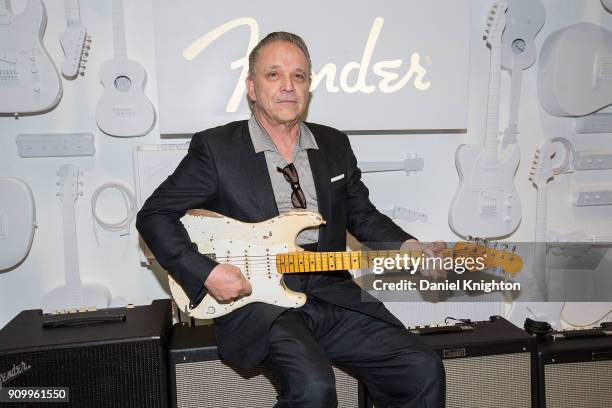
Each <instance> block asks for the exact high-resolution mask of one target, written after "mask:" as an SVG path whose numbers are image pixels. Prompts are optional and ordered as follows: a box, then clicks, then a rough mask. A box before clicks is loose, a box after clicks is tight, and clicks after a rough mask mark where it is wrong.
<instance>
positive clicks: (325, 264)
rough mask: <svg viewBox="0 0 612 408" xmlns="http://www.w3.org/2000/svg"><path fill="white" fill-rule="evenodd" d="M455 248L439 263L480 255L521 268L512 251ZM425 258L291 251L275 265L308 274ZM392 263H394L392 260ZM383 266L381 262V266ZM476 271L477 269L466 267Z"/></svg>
mask: <svg viewBox="0 0 612 408" xmlns="http://www.w3.org/2000/svg"><path fill="white" fill-rule="evenodd" d="M457 246H458V248H451V249H444V250H442V251H441V252H440V254H439V255H438V257H437V258H441V260H442V262H443V263H444V262H446V261H447V260H448V259H453V260H455V259H458V258H463V259H472V260H473V262H475V261H476V259H477V258H481V260H482V261H481V262H482V263H483V265H485V266H486V267H487V268H492V267H501V268H502V269H503V270H504V271H505V272H508V273H516V272H518V271H520V269H521V268H522V260H521V259H520V257H519V256H518V255H516V254H514V253H510V252H502V251H498V250H497V249H493V248H485V247H476V246H473V247H472V246H471V245H469V244H463V243H462V244H458V245H457ZM424 257H426V255H425V254H424V252H423V251H420V250H404V251H401V250H400V251H398V250H389V251H351V252H347V251H334V252H308V251H300V252H290V253H281V254H277V255H276V268H277V270H278V272H279V273H281V274H282V273H308V272H329V271H341V270H346V269H367V268H373V267H374V266H378V267H380V266H381V265H380V264H379V265H375V260H376V259H380V258H392V259H393V260H396V259H398V258H399V260H400V261H401V265H405V266H406V267H408V268H412V267H414V266H415V264H416V266H417V267H418V266H420V265H422V263H421V262H422V261H421V259H422V258H424ZM394 265H395V263H394ZM382 266H384V264H383V265H382ZM468 270H470V271H479V270H480V269H478V268H471V269H468Z"/></svg>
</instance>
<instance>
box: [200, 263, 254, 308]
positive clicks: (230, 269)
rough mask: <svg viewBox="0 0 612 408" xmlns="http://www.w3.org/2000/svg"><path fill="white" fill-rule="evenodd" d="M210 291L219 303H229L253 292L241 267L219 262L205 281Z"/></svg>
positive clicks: (205, 285)
mask: <svg viewBox="0 0 612 408" xmlns="http://www.w3.org/2000/svg"><path fill="white" fill-rule="evenodd" d="M204 287H205V288H206V289H207V290H208V293H210V295H211V296H212V297H214V298H215V299H216V300H217V301H218V302H219V303H229V302H232V301H234V300H236V299H238V298H240V297H242V296H248V295H250V294H251V291H252V288H251V282H249V281H248V280H247V279H246V278H245V277H244V275H242V272H240V269H239V268H237V267H235V266H234V265H230V264H219V265H217V266H215V267H214V268H213V270H212V271H210V274H209V275H208V278H207V279H206V281H205V282H204Z"/></svg>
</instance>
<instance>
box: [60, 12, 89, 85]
mask: <svg viewBox="0 0 612 408" xmlns="http://www.w3.org/2000/svg"><path fill="white" fill-rule="evenodd" d="M64 8H65V9H66V24H67V25H68V29H67V30H66V31H64V32H63V33H62V34H61V35H60V44H61V45H62V50H63V51H64V55H65V56H66V59H65V60H64V63H63V64H62V75H64V77H66V78H67V79H75V78H76V77H77V75H79V74H81V75H85V64H86V63H87V59H86V57H87V56H89V50H90V48H91V37H90V36H89V35H88V34H87V29H86V28H85V27H83V26H82V25H81V11H80V7H79V0H64Z"/></svg>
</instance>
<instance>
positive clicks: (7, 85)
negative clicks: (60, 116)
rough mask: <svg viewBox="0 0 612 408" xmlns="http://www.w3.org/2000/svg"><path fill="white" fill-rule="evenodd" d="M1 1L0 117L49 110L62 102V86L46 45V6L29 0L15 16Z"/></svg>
mask: <svg viewBox="0 0 612 408" xmlns="http://www.w3.org/2000/svg"><path fill="white" fill-rule="evenodd" d="M0 1H1V2H2V4H0V114H31V113H37V112H45V111H48V110H50V109H52V108H53V107H55V106H56V105H57V104H58V103H59V101H60V98H61V96H62V83H61V80H60V77H59V73H58V72H57V69H56V68H55V65H54V64H53V61H52V60H51V58H50V57H49V54H48V53H47V50H45V48H44V46H43V34H44V32H45V27H46V25H47V11H46V9H45V6H44V4H43V3H42V2H41V0H29V1H28V2H27V4H26V7H25V9H24V11H23V12H22V13H21V14H19V15H16V16H15V15H12V14H11V13H10V12H9V11H8V7H7V0H0Z"/></svg>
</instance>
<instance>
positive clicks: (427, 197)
mask: <svg viewBox="0 0 612 408" xmlns="http://www.w3.org/2000/svg"><path fill="white" fill-rule="evenodd" d="M543 2H544V4H545V6H546V12H547V21H546V24H545V26H544V28H543V29H542V31H541V32H540V34H539V35H538V37H537V38H536V43H537V45H538V47H539V46H540V45H541V44H542V42H543V41H544V39H545V38H546V36H547V35H549V34H550V33H551V32H553V31H554V30H557V29H559V28H561V27H564V26H567V25H569V24H574V23H576V22H581V21H590V22H593V23H597V24H601V25H603V26H604V27H606V28H607V29H612V15H611V14H609V13H606V12H605V11H604V10H603V8H602V7H601V5H600V2H599V1H575V0H544V1H543ZM14 3H15V4H16V6H17V8H19V7H20V6H21V7H22V6H23V1H14ZM490 3H491V2H489V1H484V0H475V1H471V2H469V7H470V8H471V9H470V13H471V20H470V21H471V23H470V25H469V77H468V81H467V89H468V103H467V112H468V115H467V129H468V131H467V133H465V134H430V133H429V134H418V133H417V134H401V135H395V134H390V135H359V136H351V142H352V144H353V147H354V150H355V153H356V155H357V158H358V159H359V160H370V161H375V160H402V159H404V158H405V157H406V155H407V154H408V153H418V154H420V155H421V156H422V157H424V159H425V170H424V171H422V172H418V173H417V174H414V175H411V176H406V175H405V174H403V173H400V172H396V173H377V174H367V175H365V176H364V180H365V182H366V184H367V185H368V187H370V191H371V194H372V200H373V202H374V203H375V204H376V205H378V206H379V207H381V208H391V207H393V206H396V205H397V206H403V207H407V208H410V209H414V210H417V211H423V212H425V213H427V215H428V217H429V221H428V222H427V223H421V222H415V223H405V222H402V221H399V222H398V223H399V224H400V225H402V226H403V227H404V228H405V229H406V230H408V231H409V232H411V233H413V234H414V235H416V236H418V237H419V238H421V239H423V240H431V239H445V240H455V239H456V237H455V235H454V234H453V233H452V232H451V231H450V229H449V228H448V225H447V212H448V206H449V203H450V200H451V198H452V195H453V193H454V191H455V189H456V186H457V182H458V177H457V172H456V169H455V167H454V163H453V157H454V152H455V150H456V148H457V146H458V145H459V144H461V143H466V142H470V143H480V142H481V141H482V137H483V135H484V125H485V113H484V110H485V107H486V92H487V81H488V67H489V50H488V49H487V48H486V47H485V45H484V42H483V41H482V33H483V30H484V25H485V20H486V16H487V13H488V10H489V6H490ZM45 4H46V5H47V11H48V17H49V20H48V24H47V31H46V33H45V40H44V42H45V46H46V48H47V49H48V51H49V53H50V54H51V57H52V58H53V60H54V61H55V63H56V65H58V64H59V63H60V62H61V61H62V60H63V54H62V51H61V48H60V45H59V41H58V37H59V34H60V33H61V32H62V31H64V29H65V26H66V23H65V14H64V10H63V7H62V6H63V4H62V2H57V1H45ZM371 4H376V5H377V7H378V4H379V3H378V2H377V3H374V2H372V3H371ZM81 7H82V9H81V15H82V20H83V23H84V24H85V25H86V26H87V27H88V29H89V31H90V32H91V34H92V36H93V46H92V51H91V55H90V58H89V62H88V69H87V74H86V75H85V77H83V78H79V79H78V80H76V81H74V82H70V81H64V82H63V85H64V95H63V98H62V101H61V103H60V105H59V106H58V107H57V108H56V109H55V110H53V111H51V112H49V113H47V114H44V115H37V116H31V117H21V118H19V119H17V120H15V119H13V118H6V117H2V118H0V130H1V132H0V175H1V176H9V177H11V176H12V177H19V178H21V179H23V180H24V181H26V182H27V183H28V184H29V185H30V187H31V188H32V190H33V193H34V196H35V200H36V205H37V218H38V229H37V231H36V235H35V238H34V244H33V247H32V250H31V252H30V254H29V256H28V257H27V258H26V259H25V261H24V262H23V263H22V264H21V265H19V266H18V267H16V268H14V269H12V270H9V271H3V272H0V326H3V325H4V324H5V323H6V322H8V321H9V320H10V319H11V318H12V317H14V316H15V315H16V314H17V313H18V312H19V311H21V310H24V309H31V308H38V307H40V301H41V299H42V297H43V295H44V294H45V293H46V292H48V291H49V290H51V289H52V288H54V287H56V286H58V285H60V284H62V283H63V279H64V269H63V268H64V266H63V252H62V251H63V242H62V239H61V225H62V221H61V203H60V202H59V200H58V199H57V197H56V196H55V193H56V190H57V186H56V185H55V182H56V176H55V172H56V170H57V169H58V168H59V167H60V166H61V165H62V164H65V163H74V164H76V165H78V166H79V167H80V168H81V169H83V171H84V186H83V189H84V195H83V197H81V198H79V200H78V201H77V202H76V207H77V233H78V239H79V251H80V252H79V262H80V268H81V275H82V279H83V280H84V281H89V282H97V283H101V284H104V285H105V286H107V287H108V288H110V290H111V293H112V295H113V297H114V304H117V305H120V304H124V303H125V302H131V303H135V304H145V303H150V301H151V300H152V299H155V298H160V297H168V290H167V284H166V282H165V273H164V272H163V271H155V272H152V271H151V270H149V269H148V268H145V267H142V266H140V257H139V253H138V239H137V236H136V234H135V230H134V228H132V229H131V233H130V234H129V235H124V236H119V235H114V234H110V233H106V232H100V233H99V235H100V243H99V244H98V243H97V242H96V240H95V238H94V234H93V228H94V225H93V223H92V220H91V216H90V211H91V207H90V202H89V200H90V198H91V194H92V192H93V191H94V190H95V189H96V188H97V187H98V186H100V185H101V184H102V183H105V182H109V181H118V182H122V183H125V184H127V185H128V186H130V187H131V188H132V189H133V188H134V180H133V171H132V156H133V151H134V149H135V147H136V146H137V145H140V144H153V143H160V142H161V143H176V142H177V141H176V140H164V139H160V131H159V126H158V123H156V125H155V127H154V128H153V130H152V131H151V133H149V134H148V135H146V136H144V137H141V138H132V139H125V138H113V137H110V136H107V135H104V134H103V133H101V132H100V131H99V130H98V129H97V127H96V124H95V120H94V115H93V112H94V109H95V106H96V103H97V101H98V99H99V98H100V95H101V94H102V87H101V85H100V84H99V77H98V75H99V66H100V64H101V63H103V62H104V61H106V60H107V59H109V58H111V57H112V35H111V33H112V29H111V5H110V2H100V1H94V0H82V1H81ZM125 9H126V21H127V23H128V24H127V27H126V35H127V47H128V55H129V56H130V58H133V59H135V60H137V61H139V62H140V63H141V64H142V65H144V66H145V68H146V69H147V73H148V82H147V85H146V88H145V91H146V94H147V95H148V97H149V98H150V99H151V101H152V102H153V104H154V105H155V107H156V109H157V110H158V112H159V98H158V78H159V77H158V74H157V69H156V52H158V51H159V50H156V49H155V48H154V47H153V46H152V45H153V44H154V29H153V8H152V3H151V2H147V1H140V0H127V1H126V2H125ZM288 12H289V13H296V14H299V11H294V10H289V11H288ZM279 28H281V27H279ZM282 28H286V29H291V28H292V27H291V25H290V24H287V26H286V27H282ZM438 28H441V27H438ZM262 29H263V28H262ZM265 29H273V27H268V26H265ZM368 29H369V26H368V25H367V24H366V26H365V28H364V29H363V33H362V34H361V37H360V41H358V42H356V43H355V44H354V46H355V47H357V48H356V50H355V51H353V52H351V53H350V55H352V56H354V57H351V58H354V59H356V60H358V57H359V55H360V52H359V46H358V45H359V44H363V41H365V40H364V37H365V36H366V35H367V32H368ZM203 31H204V32H205V31H208V29H203ZM309 46H310V48H311V49H312V50H317V49H318V48H319V46H320V44H317V43H316V42H314V43H313V42H311V43H310V44H309ZM410 49H411V48H410ZM389 58H398V57H396V56H393V55H392V56H390V57H389ZM325 61H328V60H325ZM319 63H320V61H315V66H317V64H319ZM224 64H226V63H224ZM340 65H342V63H341V62H338V66H340ZM536 70H537V63H536V65H535V66H533V67H532V68H530V69H529V70H527V71H525V72H524V81H523V95H522V104H521V110H520V132H521V133H520V135H519V143H520V146H521V150H522V154H523V156H522V158H521V164H520V166H519V169H518V172H517V175H516V177H515V180H516V186H517V189H518V192H519V194H520V196H521V200H522V202H523V221H522V223H521V225H520V227H519V229H518V231H517V232H516V233H515V234H514V235H513V236H512V239H513V240H525V241H527V240H532V239H533V236H534V228H533V225H534V220H535V199H536V191H535V189H534V188H533V186H532V185H531V183H530V182H529V180H528V178H529V167H530V162H531V160H532V157H533V152H534V151H535V148H536V146H538V145H539V144H540V143H541V142H542V140H543V139H544V138H548V137H553V136H565V137H567V138H568V139H570V140H571V141H572V142H573V143H574V146H575V148H576V149H587V148H601V149H612V139H611V135H610V134H597V135H576V134H574V132H573V130H572V129H573V120H572V119H570V118H556V117H551V116H549V115H548V114H547V113H546V112H544V111H543V110H542V109H541V107H540V105H539V103H538V100H537V87H536V85H537V84H536V74H537V71H536ZM234 80H235V78H234V79H232V80H231V83H232V84H233V83H234ZM463 80H464V79H461V81H463ZM460 85H461V84H460ZM232 86H233V85H232ZM508 87H509V80H508V75H507V74H506V73H502V106H501V112H502V116H503V115H505V113H506V112H507V110H508V106H507V101H508V98H507V90H508ZM210 92H213V93H214V92H215V90H214V88H213V89H211V90H210ZM226 97H227V95H226V94H223V95H219V99H220V100H223V101H226ZM317 102H318V101H317V100H316V98H315V100H314V101H313V106H314V105H316V104H317ZM338 109H339V110H342V109H343V107H342V106H339V107H338ZM211 115H212V114H211ZM406 115H407V116H410V112H406ZM423 115H424V116H425V119H427V120H429V121H430V122H432V123H435V121H436V120H438V119H439V117H438V116H437V113H436V112H425V113H424V114H423ZM208 117H209V116H207V118H208ZM159 119H160V121H161V123H163V122H164V119H166V117H165V116H161V115H160V118H159ZM355 119H356V120H357V119H359V118H355ZM207 120H208V119H207ZM326 122H327V123H326V124H329V125H332V126H337V127H346V128H354V129H356V128H359V126H346V125H344V124H342V123H337V122H336V121H335V120H334V116H331V117H330V118H329V119H328V120H326ZM504 123H505V121H504V118H503V117H502V124H504ZM219 124H221V123H219ZM349 125H350V124H349ZM44 132H92V133H93V134H94V136H95V138H96V150H97V151H96V155H95V156H93V157H77V158H70V159H68V158H40V159H22V158H20V157H19V156H18V155H17V149H16V145H15V136H16V135H17V134H19V133H44ZM611 176H612V173H611V172H610V171H600V172H590V173H589V174H586V173H584V172H583V173H579V174H574V175H568V176H567V177H564V178H563V179H560V180H558V181H556V182H555V184H554V185H551V190H554V191H555V192H554V194H556V195H555V196H554V199H550V200H549V222H548V224H549V227H550V228H551V229H555V230H557V231H559V232H571V231H572V230H584V231H587V232H589V233H590V234H606V233H607V234H609V233H610V231H612V212H611V209H610V207H598V208H582V209H579V210H577V209H575V208H574V207H573V206H572V205H571V202H570V199H569V194H568V191H569V190H570V189H571V188H574V187H576V186H581V185H585V184H587V183H591V184H593V183H597V182H600V183H602V182H605V181H609V180H610V179H611ZM551 194H553V193H552V192H551ZM99 212H100V216H101V217H103V218H104V219H107V220H110V219H113V218H114V219H115V220H118V219H120V218H122V217H123V215H124V213H125V211H124V209H123V204H122V202H121V200H120V199H119V197H118V195H116V194H113V193H110V192H109V193H108V194H104V195H102V196H101V197H100V203H99ZM526 262H528V259H526ZM496 308H497V309H498V310H499V309H500V306H499V305H496ZM537 308H538V305H537V304H536V305H532V309H534V310H537ZM392 310H393V311H394V312H395V313H396V314H397V315H398V316H400V317H401V319H402V320H403V321H405V322H406V323H420V322H426V321H439V320H440V319H443V318H444V317H445V316H447V315H449V314H450V315H456V314H460V315H461V316H460V317H473V318H474V317H487V315H488V314H489V312H490V311H491V310H492V306H491V305H490V304H481V305H478V304H471V305H467V306H465V307H464V309H458V305H456V304H439V305H431V304H423V303H408V304H393V305H392ZM590 310H594V309H586V310H585V312H584V315H583V318H582V322H583V323H584V322H587V321H590V319H594V318H595V317H596V316H595V314H594V313H595V312H594V311H593V312H592V313H591V312H590ZM451 311H452V313H451ZM455 317H457V316H455ZM513 318H514V319H515V322H516V323H517V324H522V319H523V317H522V316H518V317H516V316H515V317H513Z"/></svg>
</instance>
